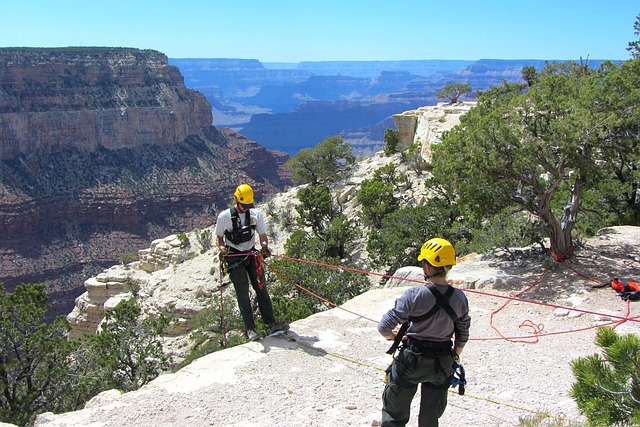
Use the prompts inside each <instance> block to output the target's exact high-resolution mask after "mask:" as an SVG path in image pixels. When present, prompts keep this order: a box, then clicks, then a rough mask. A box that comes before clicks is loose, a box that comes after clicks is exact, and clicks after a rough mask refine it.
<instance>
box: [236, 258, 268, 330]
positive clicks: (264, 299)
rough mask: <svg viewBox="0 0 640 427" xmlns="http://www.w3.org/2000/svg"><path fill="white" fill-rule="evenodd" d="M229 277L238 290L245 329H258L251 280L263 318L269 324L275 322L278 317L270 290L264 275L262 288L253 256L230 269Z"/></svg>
mask: <svg viewBox="0 0 640 427" xmlns="http://www.w3.org/2000/svg"><path fill="white" fill-rule="evenodd" d="M229 278H230V279H231V282H232V283H233V287H234V288H235V290H236V299H237V300H238V307H239V308H240V314H242V320H243V321H244V328H245V330H247V331H248V330H255V329H256V323H255V320H254V319H253V310H252V309H251V298H249V282H251V286H252V287H253V290H254V291H255V292H256V296H257V297H258V308H259V309H260V315H261V316H262V320H263V321H264V323H266V324H267V325H269V324H271V323H275V321H276V319H275V317H274V315H273V307H272V306H271V297H269V290H268V289H267V285H266V283H265V280H264V275H262V276H261V277H260V282H261V283H262V284H263V285H262V289H260V286H259V284H258V272H257V269H256V264H255V259H254V257H253V256H248V257H247V259H246V260H245V261H243V262H242V263H240V264H238V265H237V266H235V267H234V268H233V269H231V270H229Z"/></svg>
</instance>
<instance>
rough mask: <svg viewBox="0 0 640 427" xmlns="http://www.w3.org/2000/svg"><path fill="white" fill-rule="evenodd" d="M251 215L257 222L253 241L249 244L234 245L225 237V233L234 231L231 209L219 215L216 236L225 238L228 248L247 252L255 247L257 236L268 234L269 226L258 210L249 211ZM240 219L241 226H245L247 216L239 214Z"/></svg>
mask: <svg viewBox="0 0 640 427" xmlns="http://www.w3.org/2000/svg"><path fill="white" fill-rule="evenodd" d="M249 213H250V214H251V218H255V220H256V229H255V230H254V233H253V236H252V238H251V240H249V241H248V242H243V243H238V244H234V243H231V241H229V239H227V237H226V236H225V235H224V232H225V231H227V230H228V231H231V230H233V223H232V222H231V209H225V210H223V211H222V212H220V214H219V215H218V219H217V221H216V228H215V233H216V236H224V242H225V244H226V245H227V246H231V247H233V248H235V249H237V250H239V251H240V252H246V251H248V250H250V249H251V248H253V247H254V245H255V240H256V234H258V235H260V234H266V232H267V226H266V224H265V222H264V217H263V216H262V212H260V211H259V210H257V209H254V208H251V209H249ZM238 217H239V219H240V222H241V224H245V220H246V218H247V214H246V212H245V213H240V212H238Z"/></svg>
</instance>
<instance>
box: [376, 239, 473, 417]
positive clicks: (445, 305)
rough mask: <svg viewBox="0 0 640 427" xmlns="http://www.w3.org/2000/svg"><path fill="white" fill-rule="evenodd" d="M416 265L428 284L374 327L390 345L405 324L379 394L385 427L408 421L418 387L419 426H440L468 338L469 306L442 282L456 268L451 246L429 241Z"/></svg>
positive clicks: (409, 291) (401, 300) (409, 293)
mask: <svg viewBox="0 0 640 427" xmlns="http://www.w3.org/2000/svg"><path fill="white" fill-rule="evenodd" d="M418 261H419V262H420V263H421V265H422V271H423V272H424V277H425V280H426V281H430V283H427V284H425V285H422V286H415V287H412V288H409V289H407V290H406V291H405V292H404V293H403V294H402V296H400V298H398V299H397V300H396V303H395V307H394V308H392V309H391V310H389V311H388V312H387V313H385V315H384V316H382V320H381V321H380V323H379V324H378V331H379V332H380V334H381V335H382V336H384V337H385V338H387V339H388V340H394V339H396V334H395V333H394V332H393V330H394V328H395V327H396V326H397V325H399V324H403V323H405V322H408V329H405V330H406V339H405V340H404V344H403V345H402V347H401V350H400V353H399V354H398V357H397V358H396V360H395V363H394V364H393V366H392V368H391V373H390V375H389V380H388V382H387V384H386V386H385V389H384V393H383V395H382V426H383V427H399V426H404V425H406V424H407V423H408V422H409V417H410V410H411V401H412V400H413V396H414V395H415V393H416V391H417V389H418V384H420V393H421V398H420V414H419V416H418V425H419V427H437V426H438V419H439V418H440V417H441V416H442V414H443V413H444V410H445V408H446V407H447V392H448V389H449V387H450V385H451V375H452V365H453V361H454V358H455V359H456V360H457V359H458V358H459V356H460V354H461V353H462V349H463V348H464V345H465V344H466V342H467V341H468V339H469V327H470V326H471V317H469V302H468V301H467V297H466V296H465V294H464V293H463V292H462V291H461V290H460V289H455V288H453V287H452V286H450V285H449V284H448V283H447V280H446V276H447V273H448V272H449V270H451V267H453V266H454V265H455V264H456V253H455V250H454V248H453V246H452V245H451V243H449V242H448V241H446V240H445V239H441V238H434V239H431V240H428V241H427V242H426V243H425V244H424V245H422V248H421V250H420V255H419V256H418ZM454 334H455V340H454V342H453V343H452V342H451V339H452V337H453V336H454ZM400 338H404V337H398V339H400Z"/></svg>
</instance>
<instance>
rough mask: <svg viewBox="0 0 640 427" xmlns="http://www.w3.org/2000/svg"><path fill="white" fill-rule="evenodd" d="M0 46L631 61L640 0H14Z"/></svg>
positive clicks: (200, 54) (293, 56)
mask: <svg viewBox="0 0 640 427" xmlns="http://www.w3.org/2000/svg"><path fill="white" fill-rule="evenodd" d="M2 3H3V4H2V7H1V8H0V47H16V46H20V47H22V46H29V47H65V46H118V47H135V48H143V49H155V50H158V51H160V52H163V53H165V54H166V55H167V56H169V57H170V58H245V59H259V60H260V61H262V62H299V61H346V60H407V59H468V60H475V59H482V58H492V59H559V60H565V59H580V57H582V58H587V57H588V58H590V59H629V53H628V52H627V51H626V47H627V44H628V42H629V41H632V40H637V36H635V35H634V34H633V23H634V21H635V18H636V16H637V15H638V14H640V2H639V1H638V0H633V1H632V0H575V1H574V0H566V1H565V0H528V1H522V0H485V1H476V0H458V1H455V0H434V1H432V0H412V1H406V0H396V1H392V0H385V1H381V0H315V1H311V0H172V1H164V0H153V1H152V0H126V1H123V0H15V1H3V2H2Z"/></svg>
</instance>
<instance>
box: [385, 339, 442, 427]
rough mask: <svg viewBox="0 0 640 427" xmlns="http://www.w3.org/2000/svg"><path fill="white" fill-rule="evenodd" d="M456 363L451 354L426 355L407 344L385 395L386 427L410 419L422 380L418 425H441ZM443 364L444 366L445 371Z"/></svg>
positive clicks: (391, 375) (404, 423) (390, 377)
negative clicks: (412, 403)
mask: <svg viewBox="0 0 640 427" xmlns="http://www.w3.org/2000/svg"><path fill="white" fill-rule="evenodd" d="M452 365H453V357H452V356H451V355H450V354H447V355H445V356H440V357H426V356H422V355H420V354H419V353H415V352H413V351H411V350H410V349H409V348H404V349H403V350H402V352H401V353H400V354H399V355H398V358H397V359H396V361H395V363H394V364H393V367H392V369H391V374H390V375H389V381H388V382H387V384H386V386H385V388H384V393H383V395H382V427H401V426H405V425H406V424H407V423H408V422H409V418H410V416H411V413H410V412H411V401H412V400H413V397H414V395H415V394H416V391H417V390H418V384H420V414H419V416H418V426H419V427H437V426H438V419H439V418H440V417H441V416H442V414H444V410H445V408H446V407H447V393H448V389H449V385H450V381H451V380H450V376H451V371H452ZM440 367H442V368H444V372H443V370H442V369H440ZM434 385H435V386H436V387H433V386H434ZM438 385H439V386H440V387H438Z"/></svg>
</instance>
